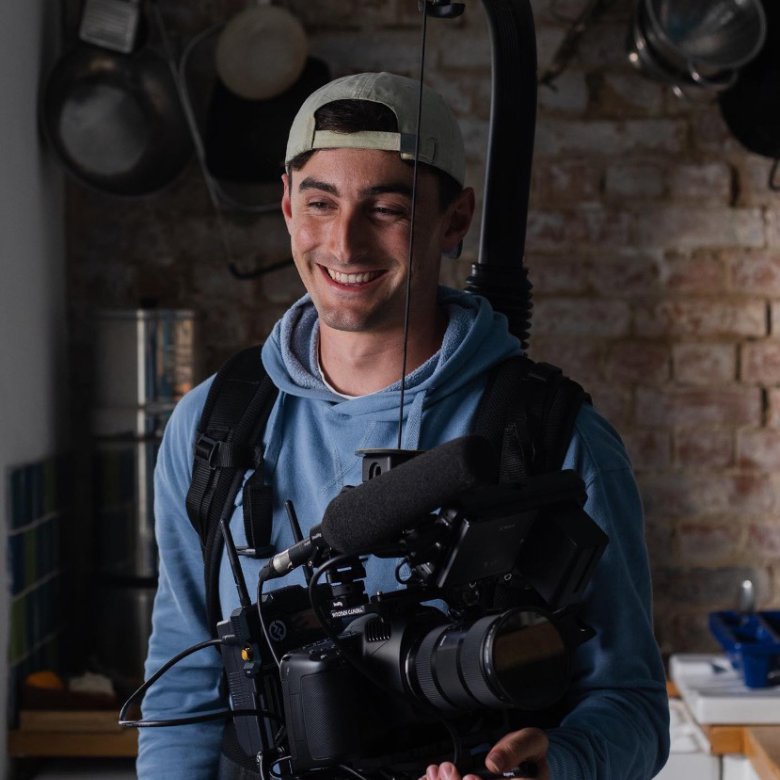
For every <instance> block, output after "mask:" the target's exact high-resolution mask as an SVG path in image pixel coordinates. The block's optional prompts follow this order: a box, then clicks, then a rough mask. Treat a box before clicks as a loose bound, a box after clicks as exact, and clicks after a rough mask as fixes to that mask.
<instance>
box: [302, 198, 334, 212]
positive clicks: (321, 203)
mask: <svg viewBox="0 0 780 780" xmlns="http://www.w3.org/2000/svg"><path fill="white" fill-rule="evenodd" d="M306 205H307V207H308V208H310V209H311V210H312V211H326V210H327V209H329V208H330V203H328V201H326V200H310V201H309V202H308V203H307V204H306Z"/></svg>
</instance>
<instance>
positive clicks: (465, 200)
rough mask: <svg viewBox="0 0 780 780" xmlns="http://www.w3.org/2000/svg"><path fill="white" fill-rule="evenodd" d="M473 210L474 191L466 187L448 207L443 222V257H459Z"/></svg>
mask: <svg viewBox="0 0 780 780" xmlns="http://www.w3.org/2000/svg"><path fill="white" fill-rule="evenodd" d="M475 208H476V206H475V197H474V189H473V188H472V187H466V188H465V189H464V190H463V191H462V192H461V193H460V194H459V195H458V197H457V198H456V199H455V200H454V201H453V202H452V203H451V204H450V205H449V206H448V208H447V212H448V216H447V218H446V220H445V228H444V235H443V236H442V249H441V251H442V254H443V255H444V256H445V257H451V258H453V259H456V258H458V257H460V253H461V251H462V249H463V238H464V237H465V235H466V233H468V230H469V227H470V226H471V220H472V219H473V217H474V209H475Z"/></svg>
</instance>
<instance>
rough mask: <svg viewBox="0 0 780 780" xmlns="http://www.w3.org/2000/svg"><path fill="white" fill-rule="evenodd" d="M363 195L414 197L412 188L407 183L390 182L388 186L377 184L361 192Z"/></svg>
mask: <svg viewBox="0 0 780 780" xmlns="http://www.w3.org/2000/svg"><path fill="white" fill-rule="evenodd" d="M360 194H361V195H364V196H365V195H406V196H407V197H409V198H411V197H412V187H411V185H409V184H407V183H406V182H389V183H388V184H375V185H374V186H373V187H366V189H364V190H361V193H360Z"/></svg>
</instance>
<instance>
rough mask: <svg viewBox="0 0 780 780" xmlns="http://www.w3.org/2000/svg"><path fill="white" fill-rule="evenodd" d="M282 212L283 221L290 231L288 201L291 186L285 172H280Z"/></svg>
mask: <svg viewBox="0 0 780 780" xmlns="http://www.w3.org/2000/svg"><path fill="white" fill-rule="evenodd" d="M282 187H283V188H284V189H283V190H282V204H281V205H282V214H283V215H284V221H285V222H286V223H287V232H288V233H289V232H290V220H291V219H292V203H291V202H290V187H292V179H291V178H290V176H289V175H288V174H286V173H283V174H282Z"/></svg>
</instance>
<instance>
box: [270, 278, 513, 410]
mask: <svg viewBox="0 0 780 780" xmlns="http://www.w3.org/2000/svg"><path fill="white" fill-rule="evenodd" d="M438 301H439V305H440V306H442V308H444V310H445V311H446V313H447V315H448V325H447V329H446V331H445V334H444V338H443V340H442V345H441V348H440V349H439V351H438V352H436V353H435V354H434V355H432V356H431V357H430V358H428V360H427V361H425V363H423V364H422V365H421V366H419V367H418V368H416V369H415V370H414V371H412V372H411V373H410V374H408V375H407V376H406V382H405V388H404V396H405V397H404V419H407V418H408V416H409V414H410V412H411V411H412V409H414V408H415V407H417V408H418V409H419V411H420V412H421V411H422V410H423V409H424V408H426V407H428V406H429V405H431V404H434V403H437V402H439V401H441V400H442V399H444V398H446V397H447V396H448V395H450V394H452V393H457V392H458V391H459V390H460V389H461V388H463V387H464V386H465V385H468V384H469V383H471V382H473V381H474V380H475V379H476V378H477V377H479V376H480V375H484V372H485V369H486V368H488V367H489V366H492V365H494V364H495V363H497V362H499V361H501V360H503V359H505V358H507V357H509V356H511V355H515V354H519V353H520V352H521V348H520V342H519V341H518V340H517V339H516V338H515V337H514V336H512V335H510V334H509V331H508V328H507V320H506V317H504V315H503V314H499V313H497V312H495V311H493V309H492V308H491V306H490V304H489V303H488V302H487V300H486V299H484V298H482V297H480V296H477V295H472V294H470V293H465V292H461V291H458V290H452V289H448V288H446V287H440V288H439V293H438ZM318 342H319V320H318V318H317V312H316V310H315V308H314V305H313V303H312V301H311V298H310V297H309V296H308V295H305V296H304V297H303V298H301V299H300V300H299V301H297V302H296V303H295V304H293V306H292V307H291V308H290V309H289V310H288V311H287V313H286V314H285V315H284V317H282V319H281V320H279V321H278V322H277V323H276V326H275V327H274V329H273V331H272V333H271V335H270V337H269V339H268V341H266V343H265V345H264V347H263V352H262V359H263V364H264V366H265V369H266V371H267V372H268V374H269V376H270V377H271V379H272V380H273V381H274V383H275V384H276V386H277V387H278V388H279V389H280V390H281V392H283V393H285V394H287V395H290V396H296V397H299V398H310V399H316V400H319V401H323V402H326V403H328V404H332V406H333V409H334V411H337V412H338V414H343V415H347V416H351V417H354V416H362V415H370V416H371V417H372V418H373V419H381V420H394V419H398V417H399V404H400V401H401V382H400V380H399V381H398V382H395V383H393V384H392V385H390V386H389V387H386V388H384V389H383V390H379V391H378V392H375V393H371V394H370V395H364V396H360V397H358V398H350V399H345V398H344V397H342V396H340V395H338V394H336V393H334V392H333V391H332V390H330V389H328V387H327V386H326V385H325V383H324V382H323V379H322V376H321V374H320V371H319V366H318Z"/></svg>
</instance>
